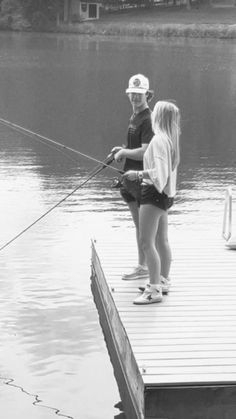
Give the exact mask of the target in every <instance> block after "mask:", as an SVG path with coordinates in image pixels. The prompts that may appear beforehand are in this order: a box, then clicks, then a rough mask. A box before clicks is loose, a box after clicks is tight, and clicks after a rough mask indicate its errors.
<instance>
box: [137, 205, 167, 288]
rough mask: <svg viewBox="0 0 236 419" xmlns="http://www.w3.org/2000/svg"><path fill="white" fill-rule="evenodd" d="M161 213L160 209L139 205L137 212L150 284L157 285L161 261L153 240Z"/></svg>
mask: <svg viewBox="0 0 236 419" xmlns="http://www.w3.org/2000/svg"><path fill="white" fill-rule="evenodd" d="M163 212H164V211H162V210H161V209H159V208H157V207H155V206H154V205H149V204H148V205H141V207H140V212H139V234H140V244H141V246H142V249H143V251H144V254H145V258H146V263H147V266H148V270H149V276H150V283H151V284H159V283H160V282H161V277H160V275H161V260H160V257H159V254H158V251H157V249H156V243H155V238H156V234H157V231H158V225H159V220H160V218H161V216H162V215H163Z"/></svg>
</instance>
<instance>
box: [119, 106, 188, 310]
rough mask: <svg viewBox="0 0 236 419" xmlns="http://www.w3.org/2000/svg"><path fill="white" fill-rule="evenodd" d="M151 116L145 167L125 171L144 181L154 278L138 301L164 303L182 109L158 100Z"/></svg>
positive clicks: (146, 239)
mask: <svg viewBox="0 0 236 419" xmlns="http://www.w3.org/2000/svg"><path fill="white" fill-rule="evenodd" d="M151 119H152V129H153V132H154V137H153V138H152V140H151V142H150V144H149V145H148V147H147V149H146V151H145V153H144V160H143V161H144V166H143V170H141V171H134V170H129V171H128V172H126V173H125V174H124V176H125V177H127V178H128V179H129V180H137V179H139V180H140V181H141V182H142V191H141V201H140V212H139V234H140V236H139V240H140V244H141V246H142V249H143V252H144V254H145V260H146V263H147V267H148V271H149V281H150V282H149V283H148V284H147V285H146V287H145V288H144V290H143V292H142V294H141V295H140V296H138V297H137V298H136V299H135V300H134V304H151V303H157V302H160V301H162V295H163V293H168V290H169V280H168V276H169V271H170V265H171V250H170V246H169V243H168V218H167V217H168V209H169V208H170V207H171V206H172V205H173V200H174V196H175V194H176V175H177V167H178V164H179V161H180V152H179V134H180V112H179V109H178V107H177V106H176V105H175V104H173V103H172V102H167V101H158V102H157V103H156V105H155V107H154V109H153V113H152V118H151ZM161 264H162V265H161ZM161 273H162V275H161Z"/></svg>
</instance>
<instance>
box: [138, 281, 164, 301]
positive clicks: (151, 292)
mask: <svg viewBox="0 0 236 419" xmlns="http://www.w3.org/2000/svg"><path fill="white" fill-rule="evenodd" d="M161 301H162V290H161V285H157V286H156V287H154V286H152V285H150V284H147V285H146V288H145V290H144V292H143V293H142V295H140V296H139V297H137V298H136V299H135V300H134V304H152V303H160V302H161Z"/></svg>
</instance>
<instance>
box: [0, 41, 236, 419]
mask: <svg viewBox="0 0 236 419" xmlns="http://www.w3.org/2000/svg"><path fill="white" fill-rule="evenodd" d="M235 69H236V45H235V43H233V42H231V41H227V42H225V41H224V42H223V41H216V40H214V41H213V40H211V41H206V40H178V39H176V40H172V41H171V40H142V39H128V38H122V39H118V38H104V39H103V38H97V37H86V36H76V35H61V34H60V35H54V34H53V35H46V34H14V33H13V34H12V33H1V34H0V92H1V95H0V118H3V119H5V120H8V121H11V122H13V123H16V124H19V125H20V126H22V127H25V128H27V129H30V130H32V131H34V132H37V133H40V134H42V135H44V136H47V137H49V138H52V139H54V140H56V141H59V142H61V143H63V144H65V145H66V146H68V147H72V148H75V149H77V150H79V151H80V152H83V153H85V154H89V155H90V156H93V157H95V158H97V159H99V160H103V159H104V158H105V156H106V155H107V154H108V153H109V151H110V149H111V148H112V147H113V146H114V145H120V144H122V143H124V142H125V139H126V129H127V121H128V118H129V115H130V111H131V110H130V105H129V103H128V100H127V97H126V96H125V93H124V91H125V88H126V87H127V82H128V79H129V77H130V76H131V75H132V74H135V73H137V72H141V73H144V74H146V75H147V76H148V77H149V78H150V81H151V88H153V89H154V91H155V100H157V99H175V100H176V102H177V104H178V105H179V107H180V109H181V113H182V137H181V149H182V151H181V156H182V161H181V166H180V170H179V179H178V189H179V192H178V196H177V199H176V204H175V206H174V207H173V210H172V211H171V214H170V225H171V231H172V233H173V234H183V237H184V231H186V229H193V230H195V231H197V230H198V229H199V228H200V227H201V229H202V230H204V231H206V232H207V231H208V230H214V231H219V235H220V234H221V223H222V216H223V202H224V190H225V188H226V186H229V185H234V184H235V166H236V138H235V132H236V118H235V115H236V70H235ZM155 100H154V101H153V102H152V103H151V105H154V103H155ZM0 144H1V147H0V190H1V203H0V231H1V235H0V247H1V246H3V245H4V244H5V243H6V242H8V241H9V240H11V239H12V238H13V237H14V236H15V235H17V234H18V233H19V232H21V231H22V230H24V229H25V227H27V226H28V225H30V224H31V223H32V222H34V220H36V219H37V218H38V217H40V216H41V215H42V214H43V213H45V212H46V211H47V210H48V209H49V208H51V207H52V206H54V205H55V204H56V203H57V202H58V201H60V200H62V199H63V198H64V197H65V196H66V195H67V194H69V193H70V192H71V191H72V190H73V189H74V188H76V187H77V186H78V185H80V183H81V182H83V181H84V180H85V179H86V178H87V176H88V174H89V173H90V171H91V170H92V169H93V168H94V167H95V166H96V164H95V163H94V162H93V161H90V160H89V159H86V158H84V157H80V156H79V155H76V154H74V153H72V152H68V151H67V150H62V149H56V148H55V147H48V146H47V145H45V144H43V143H42V142H39V141H38V140H36V138H31V137H29V136H26V135H24V134H23V133H19V132H16V131H14V130H12V129H10V128H8V127H6V126H4V125H2V124H0ZM116 176H117V172H116V171H115V170H112V169H106V170H104V171H103V172H101V174H100V175H99V176H97V177H95V178H94V179H92V180H91V181H89V182H88V183H87V184H86V185H85V186H84V187H83V188H81V189H79V190H78V191H77V192H76V193H75V194H73V195H72V196H71V197H70V198H69V199H68V200H65V201H63V203H62V204H61V205H60V206H58V207H57V208H55V210H54V211H52V212H51V213H50V214H48V216H47V217H45V218H43V219H42V220H41V221H40V222H38V223H37V224H36V225H35V226H34V227H32V228H31V229H30V230H28V231H27V232H25V233H24V234H23V235H21V236H20V237H19V238H18V239H17V240H15V241H14V242H13V243H11V244H10V245H9V246H7V247H6V248H5V249H3V250H2V251H1V254H0V271H1V277H0V284H1V293H0V334H1V341H0V359H1V363H0V387H1V392H0V400H1V417H2V416H3V417H4V419H15V418H17V419H25V418H31V419H50V418H52V417H53V416H55V413H56V411H57V410H56V409H58V410H59V411H60V412H59V414H60V415H62V417H63V416H64V417H71V418H73V419H112V418H114V417H117V418H118V417H119V418H122V416H123V415H122V414H121V413H120V412H119V410H118V409H116V408H115V407H114V405H115V404H116V403H118V402H119V400H120V399H119V393H118V390H117V385H116V382H115V379H114V377H113V370H112V366H111V364H110V360H109V357H108V354H107V350H106V346H105V343H104V339H103V335H102V332H101V328H100V325H99V320H98V315H97V311H96V308H95V305H94V302H93V298H92V295H91V290H90V240H91V238H93V237H98V238H99V239H104V240H109V235H112V236H113V239H114V237H115V236H116V235H117V237H118V236H119V237H121V236H122V237H124V239H125V240H129V239H130V237H131V235H132V234H133V233H134V231H133V226H132V222H131V219H130V215H129V213H128V211H127V208H126V206H125V205H124V203H123V202H122V200H121V199H120V196H119V192H118V191H117V190H114V189H112V188H111V183H112V179H113V178H114V177H116ZM121 273H122V272H121ZM11 379H12V380H14V381H11ZM21 389H23V391H21ZM38 400H41V402H40V403H37V401H38ZM35 402H36V403H35ZM33 403H35V404H33Z"/></svg>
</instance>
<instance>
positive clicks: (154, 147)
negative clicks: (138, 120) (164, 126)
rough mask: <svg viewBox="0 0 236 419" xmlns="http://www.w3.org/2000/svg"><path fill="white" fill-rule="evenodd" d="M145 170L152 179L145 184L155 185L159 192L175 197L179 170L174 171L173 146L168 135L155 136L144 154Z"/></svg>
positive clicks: (159, 134)
mask: <svg viewBox="0 0 236 419" xmlns="http://www.w3.org/2000/svg"><path fill="white" fill-rule="evenodd" d="M143 169H144V171H146V172H148V174H149V177H150V179H145V183H149V184H152V183H153V184H154V186H155V187H156V189H157V190H158V192H160V193H162V192H165V194H166V195H167V196H168V197H174V196H175V194H176V179H177V169H176V168H175V169H174V170H172V159H171V144H170V142H169V140H168V137H167V136H166V135H164V134H162V133H158V134H155V135H154V137H153V138H152V140H151V142H150V143H149V145H148V147H147V149H146V151H145V153H144V157H143Z"/></svg>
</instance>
